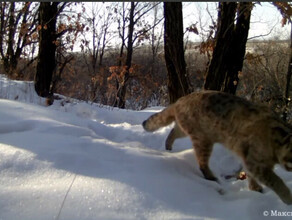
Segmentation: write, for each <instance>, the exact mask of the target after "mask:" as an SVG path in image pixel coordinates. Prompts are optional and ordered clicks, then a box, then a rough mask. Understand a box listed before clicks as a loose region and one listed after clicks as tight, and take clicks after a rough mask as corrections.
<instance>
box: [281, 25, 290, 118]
mask: <svg viewBox="0 0 292 220" xmlns="http://www.w3.org/2000/svg"><path fill="white" fill-rule="evenodd" d="M290 28H291V30H290V57H289V63H288V70H287V76H286V88H285V100H286V103H285V104H286V106H285V110H284V113H283V119H284V120H285V121H287V116H288V115H287V114H288V105H289V102H290V101H291V100H290V97H289V93H290V82H291V75H292V23H291V20H290Z"/></svg>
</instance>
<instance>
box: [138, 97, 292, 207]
mask: <svg viewBox="0 0 292 220" xmlns="http://www.w3.org/2000/svg"><path fill="white" fill-rule="evenodd" d="M172 122H175V126H174V128H173V129H172V131H171V132H170V134H169V136H168V137H167V140H166V149H167V150H171V149H172V144H173V142H174V141H175V139H176V138H180V137H184V136H189V137H190V139H191V141H192V143H193V148H194V150H195V153H196V158H197V161H198V164H199V166H200V169H201V171H202V173H203V175H204V177H205V178H206V179H208V180H214V181H216V180H217V178H216V177H215V176H214V174H213V173H212V171H211V170H210V168H209V165H208V161H209V158H210V155H211V153H212V148H213V144H214V143H215V142H216V143H222V144H223V145H224V146H226V147H227V148H228V149H230V150H231V151H233V152H234V153H236V154H237V155H238V156H239V157H240V158H241V159H242V161H243V164H244V165H245V168H246V171H247V174H248V180H249V188H250V189H251V190H255V191H259V192H262V186H261V185H260V184H259V183H262V184H264V185H266V186H267V187H269V188H271V189H272V190H273V191H274V192H275V193H276V194H277V195H278V196H279V197H280V198H281V200H282V201H283V202H284V203H286V204H292V195H291V192H290V190H289V188H288V187H287V186H286V185H285V183H284V182H283V180H282V179H281V178H280V177H279V176H277V175H276V174H275V173H274V171H273V168H274V165H275V164H280V165H282V166H283V167H284V168H285V169H286V170H287V171H292V141H291V135H292V128H291V126H290V125H288V124H286V123H284V122H283V121H281V119H279V118H278V117H277V116H276V115H275V114H274V113H273V112H272V111H271V110H270V109H269V108H268V107H266V106H262V105H257V104H254V103H251V102H249V101H247V100H245V99H243V98H240V97H237V96H234V95H230V94H227V93H222V92H217V91H202V92H195V93H192V94H190V95H187V96H184V97H182V98H180V99H179V100H178V101H177V102H176V103H175V104H172V105H170V106H169V107H167V108H165V109H164V110H163V111H161V112H159V113H156V114H154V115H152V116H150V117H149V118H148V119H147V120H146V121H144V122H143V127H144V129H145V130H146V131H150V132H153V131H155V130H157V129H159V128H161V127H164V126H167V125H169V124H171V123H172Z"/></svg>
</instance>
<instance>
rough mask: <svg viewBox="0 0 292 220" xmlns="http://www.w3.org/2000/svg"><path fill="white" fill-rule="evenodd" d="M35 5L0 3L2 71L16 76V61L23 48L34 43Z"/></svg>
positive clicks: (27, 3) (28, 3)
mask: <svg viewBox="0 0 292 220" xmlns="http://www.w3.org/2000/svg"><path fill="white" fill-rule="evenodd" d="M36 5H37V4H36V3H30V2H23V3H16V2H1V3H0V11H1V15H0V56H1V59H2V60H3V64H4V70H5V72H6V73H7V74H8V75H9V76H12V75H14V77H15V76H17V75H18V74H19V73H17V72H16V68H17V65H18V61H19V58H20V56H21V55H23V52H24V49H25V47H27V46H28V45H30V44H32V43H36V41H35V39H34V38H33V34H34V33H35V31H36V13H35V11H36V10H35V8H36Z"/></svg>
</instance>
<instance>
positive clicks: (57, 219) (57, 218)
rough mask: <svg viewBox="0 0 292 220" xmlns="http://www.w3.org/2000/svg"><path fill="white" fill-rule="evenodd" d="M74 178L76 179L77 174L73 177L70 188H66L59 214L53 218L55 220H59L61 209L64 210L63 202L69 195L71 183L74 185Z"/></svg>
mask: <svg viewBox="0 0 292 220" xmlns="http://www.w3.org/2000/svg"><path fill="white" fill-rule="evenodd" d="M76 177H77V174H75V175H74V178H73V180H72V182H71V184H70V186H69V188H68V190H67V192H66V195H65V197H64V199H63V202H62V204H61V207H60V209H59V213H58V215H57V217H56V218H55V219H56V220H59V218H60V215H61V212H62V209H63V208H64V204H65V201H66V199H67V196H68V194H69V192H70V190H71V188H72V186H73V183H74V182H75V180H76Z"/></svg>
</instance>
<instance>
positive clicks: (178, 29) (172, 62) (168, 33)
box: [163, 2, 190, 103]
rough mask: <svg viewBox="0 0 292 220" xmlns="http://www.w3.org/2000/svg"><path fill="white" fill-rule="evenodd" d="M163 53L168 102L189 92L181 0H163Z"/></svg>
mask: <svg viewBox="0 0 292 220" xmlns="http://www.w3.org/2000/svg"><path fill="white" fill-rule="evenodd" d="M163 5H164V18H165V22H164V53H165V63H166V68H167V73H168V83H167V87H168V92H169V102H170V103H174V102H175V101H176V100H177V99H179V98H180V97H182V96H184V95H187V94H188V93H190V83H189V80H188V77H187V74H186V63H185V58H184V46H183V16H182V3H181V2H164V4H163Z"/></svg>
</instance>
